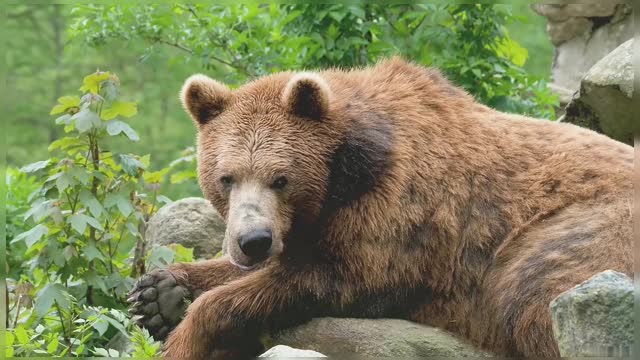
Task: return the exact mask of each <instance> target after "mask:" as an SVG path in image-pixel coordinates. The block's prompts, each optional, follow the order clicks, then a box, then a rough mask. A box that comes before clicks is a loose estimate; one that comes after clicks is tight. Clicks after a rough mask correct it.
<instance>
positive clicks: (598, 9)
mask: <svg viewBox="0 0 640 360" xmlns="http://www.w3.org/2000/svg"><path fill="white" fill-rule="evenodd" d="M575 2H576V1H575V0H572V1H569V0H563V1H558V3H556V4H534V5H532V8H533V10H534V11H535V12H537V13H538V14H540V15H542V16H545V17H546V18H547V19H548V24H547V32H548V34H549V38H550V40H551V42H552V43H553V44H554V45H555V46H556V54H555V59H554V63H553V66H552V70H551V73H552V74H551V75H552V79H553V81H552V83H553V85H554V88H556V89H569V90H570V92H571V93H574V92H576V91H578V89H579V87H580V80H581V79H582V78H583V77H584V75H585V73H586V72H587V71H588V70H589V69H590V68H591V67H592V66H593V65H595V64H596V63H597V62H598V61H599V60H600V59H602V58H603V57H604V56H606V55H607V54H609V53H610V52H611V51H613V50H614V49H615V48H616V47H618V46H619V45H620V44H622V43H624V42H625V41H627V40H629V39H631V38H633V36H634V27H633V21H634V20H633V16H632V15H633V11H632V10H633V9H632V7H631V6H630V5H628V4H621V3H619V2H614V1H599V2H596V1H588V0H584V1H580V2H579V3H575ZM559 95H560V97H561V98H560V102H561V104H563V105H566V104H567V102H568V101H569V100H570V98H568V97H567V96H566V94H564V93H560V94H559Z"/></svg>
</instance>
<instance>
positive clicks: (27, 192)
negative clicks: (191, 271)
mask: <svg viewBox="0 0 640 360" xmlns="http://www.w3.org/2000/svg"><path fill="white" fill-rule="evenodd" d="M119 87H120V82H119V79H118V78H117V77H116V76H115V75H114V74H110V73H108V72H100V71H98V72H96V73H93V74H90V75H88V76H86V77H85V78H84V81H83V84H82V86H81V87H80V90H81V91H82V93H83V95H82V96H64V97H61V98H60V99H58V104H56V105H55V106H54V107H53V109H52V110H51V115H57V116H58V118H57V119H56V120H55V122H56V124H58V125H60V126H62V127H64V132H65V133H66V134H67V136H65V137H63V138H61V139H57V140H55V141H53V142H52V143H51V145H50V146H49V150H50V151H51V152H52V153H53V154H54V155H55V156H52V157H51V158H49V159H47V160H43V161H38V162H36V163H33V164H29V165H27V166H24V167H23V168H22V169H20V171H19V172H18V171H15V170H10V171H9V172H8V175H7V183H8V185H9V186H8V189H9V191H8V198H7V204H8V209H9V221H8V223H7V233H8V236H7V241H8V242H9V244H8V258H9V264H10V265H11V274H12V278H10V279H8V282H9V283H10V285H11V288H10V289H11V290H12V291H11V298H10V304H9V306H10V312H9V315H10V316H9V319H8V324H9V326H8V329H7V333H6V336H7V342H8V345H9V346H8V347H7V355H15V356H38V355H49V356H82V355H110V356H114V354H115V353H114V352H113V350H109V349H106V350H105V349H104V348H103V347H104V346H105V344H106V343H107V342H108V340H109V339H111V338H112V337H113V336H114V335H115V334H116V333H118V332H120V333H122V334H123V335H124V336H127V337H131V338H132V340H133V341H134V343H136V344H137V350H136V351H135V355H137V356H153V355H155V353H156V351H157V348H158V346H157V344H154V342H153V340H152V339H151V338H150V337H149V336H148V333H144V332H141V330H140V329H137V328H136V327H135V325H133V324H131V323H130V321H129V320H128V319H127V316H126V314H125V313H124V312H123V311H124V310H125V309H126V307H127V304H126V300H125V296H126V294H127V292H128V291H129V290H130V289H131V287H132V285H133V283H134V279H135V278H136V277H138V276H139V275H141V274H143V273H144V272H145V270H146V268H147V267H156V266H161V265H166V264H167V263H170V262H172V261H173V260H174V259H176V256H177V257H178V260H180V261H190V260H192V252H190V251H189V250H187V249H184V248H182V247H179V246H178V247H174V248H173V249H171V248H169V247H158V248H155V249H152V250H151V251H148V250H147V249H146V246H147V244H146V241H145V238H144V233H145V229H146V223H147V221H148V220H149V218H150V216H151V215H153V214H154V213H155V212H156V211H157V210H158V208H159V207H160V206H161V205H162V204H163V203H166V202H169V201H170V200H169V199H168V198H166V197H165V196H163V195H161V194H160V193H159V191H158V189H159V188H160V183H161V182H162V181H163V180H164V178H165V177H167V174H168V173H169V171H170V168H164V169H161V170H157V171H152V170H151V168H150V157H149V155H146V156H138V155H134V154H129V153H122V152H118V151H116V150H115V149H109V140H110V138H113V137H117V136H120V137H125V138H127V139H129V140H130V141H137V140H138V138H139V137H138V134H137V133H136V132H135V131H134V130H133V129H132V128H131V126H130V125H129V124H128V123H127V121H126V120H125V119H126V118H130V117H132V116H134V115H135V114H136V113H137V105H136V104H135V103H133V102H126V101H123V100H121V99H120V98H119V96H118V95H119ZM105 351H106V352H105ZM126 355H128V354H119V353H118V356H126Z"/></svg>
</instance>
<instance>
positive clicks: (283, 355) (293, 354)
mask: <svg viewBox="0 0 640 360" xmlns="http://www.w3.org/2000/svg"><path fill="white" fill-rule="evenodd" d="M259 357H261V358H277V359H298V358H326V356H325V355H323V354H320V353H319V352H317V351H313V350H300V349H294V348H292V347H289V346H286V345H277V346H274V347H272V348H271V349H269V350H268V351H266V352H265V353H264V354H262V355H260V356H259Z"/></svg>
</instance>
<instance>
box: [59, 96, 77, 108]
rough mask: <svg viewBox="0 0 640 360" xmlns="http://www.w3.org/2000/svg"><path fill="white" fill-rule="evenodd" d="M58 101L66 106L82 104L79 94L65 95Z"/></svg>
mask: <svg viewBox="0 0 640 360" xmlns="http://www.w3.org/2000/svg"><path fill="white" fill-rule="evenodd" d="M58 102H59V103H60V104H62V105H64V106H66V107H74V106H80V97H79V96H63V97H61V98H58Z"/></svg>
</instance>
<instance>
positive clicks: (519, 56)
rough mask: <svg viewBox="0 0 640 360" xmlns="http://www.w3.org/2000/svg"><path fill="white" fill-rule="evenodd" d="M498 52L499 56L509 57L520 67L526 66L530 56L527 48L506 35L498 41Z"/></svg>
mask: <svg viewBox="0 0 640 360" xmlns="http://www.w3.org/2000/svg"><path fill="white" fill-rule="evenodd" d="M496 53H497V54H498V56H500V57H502V58H505V59H508V60H510V61H511V62H512V63H514V64H515V65H517V66H520V67H522V66H524V64H525V63H526V62H527V58H528V57H529V52H528V51H527V49H525V48H523V47H522V46H521V45H520V44H518V43H517V42H516V41H515V40H513V39H511V38H510V37H509V36H505V37H504V38H502V40H501V41H500V42H499V43H498V45H497V49H496Z"/></svg>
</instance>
